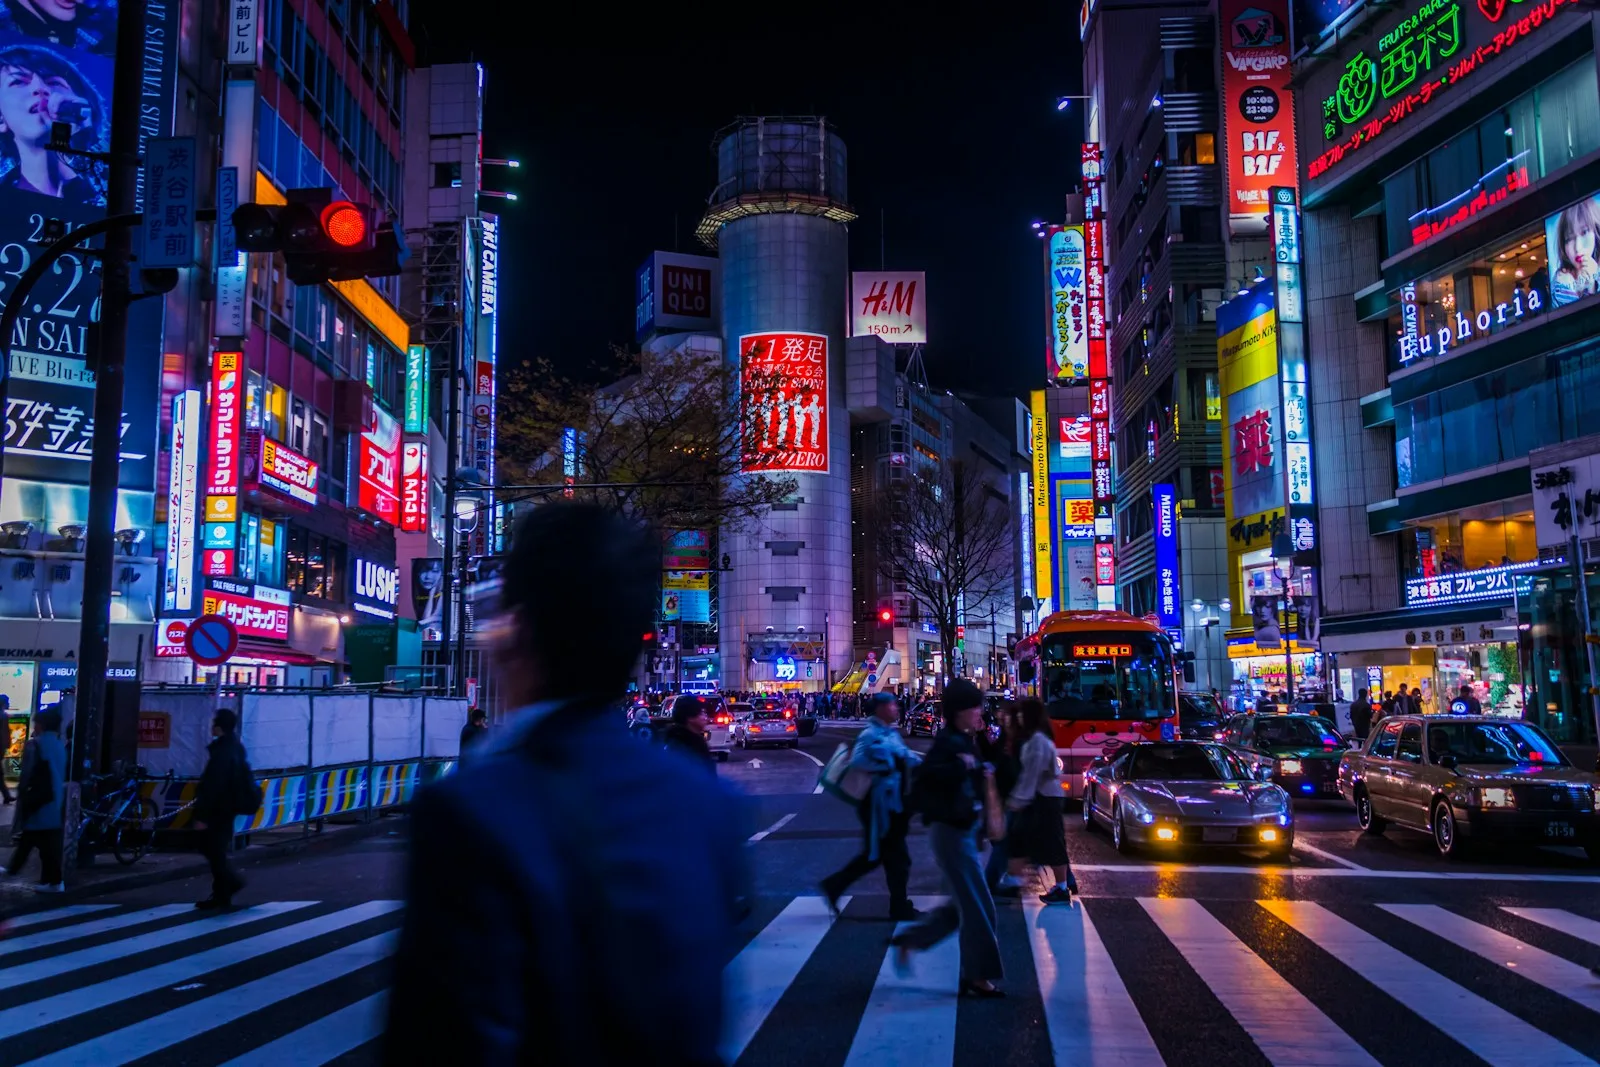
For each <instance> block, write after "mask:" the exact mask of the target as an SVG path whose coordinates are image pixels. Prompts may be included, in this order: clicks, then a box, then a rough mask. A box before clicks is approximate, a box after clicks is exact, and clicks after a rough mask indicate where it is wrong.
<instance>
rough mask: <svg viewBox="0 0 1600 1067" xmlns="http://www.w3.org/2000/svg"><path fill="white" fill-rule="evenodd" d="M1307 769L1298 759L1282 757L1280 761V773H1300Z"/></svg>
mask: <svg viewBox="0 0 1600 1067" xmlns="http://www.w3.org/2000/svg"><path fill="white" fill-rule="evenodd" d="M1303 770H1305V768H1304V767H1302V766H1301V765H1300V761H1299V760H1297V759H1281V760H1279V761H1278V773H1279V774H1299V773H1300V772H1301V771H1303Z"/></svg>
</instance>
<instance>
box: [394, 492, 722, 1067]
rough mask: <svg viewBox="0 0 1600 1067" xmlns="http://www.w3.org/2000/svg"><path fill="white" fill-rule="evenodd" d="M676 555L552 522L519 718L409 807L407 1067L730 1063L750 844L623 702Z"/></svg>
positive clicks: (507, 612) (400, 1019)
mask: <svg viewBox="0 0 1600 1067" xmlns="http://www.w3.org/2000/svg"><path fill="white" fill-rule="evenodd" d="M660 572H661V544H660V542H659V539H657V538H655V537H653V536H652V535H650V534H649V533H648V532H646V531H644V530H641V529H640V528H638V527H637V526H636V525H633V524H630V523H628V522H625V521H624V520H622V519H620V518H618V517H616V516H614V515H612V514H611V513H609V512H606V511H604V510H602V509H600V508H598V507H593V506H589V505H582V504H565V503H557V504H548V505H543V506H540V507H537V508H536V509H535V510H534V511H533V512H532V514H531V515H530V516H529V517H528V519H527V520H526V521H525V522H524V523H523V524H522V526H521V527H520V528H519V529H518V531H517V534H516V537H515V543H514V545H513V547H512V550H511V554H510V557H509V559H508V560H507V562H506V567H505V570H504V572H503V588H502V593H501V601H502V602H501V605H500V606H501V610H502V612H503V615H502V618H503V630H502V633H501V634H500V635H499V636H498V637H497V639H496V640H497V645H498V650H499V656H500V660H501V662H500V670H501V678H502V679H503V683H502V684H503V686H504V687H505V691H506V693H507V699H508V703H512V704H515V705H519V706H520V710H518V711H516V712H515V713H513V714H512V715H511V716H510V717H509V718H508V720H507V722H506V724H505V726H504V727H503V728H501V729H499V730H497V731H495V735H494V736H493V738H492V739H491V740H489V741H487V742H485V743H484V745H483V746H482V747H481V748H479V749H478V750H477V752H476V757H475V758H474V760H473V761H472V762H471V763H470V764H469V765H468V766H466V767H465V768H464V769H462V770H461V771H460V772H459V773H457V774H455V775H453V776H450V777H447V778H444V779H442V780H440V781H438V782H436V783H433V784H431V785H429V786H427V787H426V788H424V789H422V790H421V791H420V792H419V794H418V796H417V799H416V801H415V803H414V804H413V807H412V813H411V822H412V846H411V863H410V871H409V879H410V886H409V905H410V906H409V909H408V910H407V912H406V918H405V923H404V926H403V929H402V932H401V939H400V946H399V950H398V953H397V957H396V961H395V964H396V974H395V980H394V986H393V989H392V991H391V993H390V997H389V1027H388V1033H387V1035H386V1040H385V1049H384V1061H385V1062H386V1063H390V1064H413V1063H415V1064H423V1063H426V1064H435V1063H460V1064H474V1065H481V1064H513V1063H517V1064H521V1063H548V1064H578V1063H583V1064H621V1063H627V1064H630V1065H637V1064H651V1065H657V1064H660V1065H677V1064H685V1065H689V1064H715V1063H719V1062H721V1061H720V1060H719V1059H718V1056H717V1040H718V1037H719V1031H720V1029H721V1022H722V1011H721V996H720V994H721V989H722V969H723V967H724V965H725V964H726V963H727V961H728V959H729V958H730V957H731V955H732V951H733V948H734V926H735V915H736V908H737V907H738V901H739V898H740V895H741V893H742V888H743V887H742V869H741V849H742V845H743V841H744V835H743V833H742V832H741V830H740V826H739V820H738V818H737V817H736V812H735V809H734V805H733V798H732V797H731V796H730V795H729V794H728V793H727V792H726V791H725V790H724V788H723V787H722V786H721V785H720V784H719V783H718V782H717V781H716V780H715V779H714V778H711V777H710V776H708V775H707V774H706V773H705V770H704V768H702V767H696V766H694V765H693V762H692V761H691V760H689V759H688V758H687V757H685V756H683V755H681V754H678V753H673V752H670V751H666V750H663V749H661V748H657V747H656V746H653V745H641V744H639V743H637V742H636V741H634V740H633V739H631V738H630V737H629V735H628V733H627V729H626V726H625V724H624V721H623V715H622V711H621V710H620V708H619V706H618V700H619V698H620V697H621V696H622V695H623V693H624V691H625V690H626V687H627V684H628V680H629V678H630V676H631V674H632V672H633V669H634V667H635V664H636V662H637V661H638V659H639V655H640V652H641V651H642V648H643V642H644V637H643V635H645V634H647V633H648V631H650V630H651V629H652V628H653V627H654V625H655V622H656V616H657V612H658V610H659V607H660V593H659V583H660V577H661V573H660Z"/></svg>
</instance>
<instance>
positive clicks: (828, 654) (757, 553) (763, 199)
mask: <svg viewBox="0 0 1600 1067" xmlns="http://www.w3.org/2000/svg"><path fill="white" fill-rule="evenodd" d="M715 151H716V157H717V186H716V189H715V191H714V192H713V193H712V195H711V197H710V206H709V208H708V210H707V212H706V215H705V217H704V219H702V220H701V223H700V226H699V231H698V232H699V235H700V237H701V240H702V241H704V242H705V244H706V245H707V246H709V247H711V248H715V249H717V250H718V254H719V257H720V259H721V263H722V277H721V311H722V335H723V352H724V358H725V359H727V360H728V361H729V363H730V364H732V365H734V366H737V367H738V368H739V373H740V375H741V379H742V381H744V382H745V383H746V385H747V388H746V389H745V390H744V391H743V397H742V403H743V405H744V406H743V410H742V418H743V419H744V420H745V435H746V444H745V452H746V458H745V462H744V464H743V467H744V469H745V471H747V472H751V473H770V474H773V475H775V476H778V477H784V478H793V479H794V481H795V483H796V489H795V492H794V494H793V497H792V499H790V500H789V501H787V502H784V503H781V504H779V505H777V506H776V507H774V508H773V509H772V511H771V512H770V513H769V514H767V515H766V516H765V517H763V518H762V519H760V520H759V521H757V522H755V523H753V524H751V525H750V526H749V527H748V528H745V529H740V530H724V531H723V532H722V537H721V550H722V553H723V554H724V555H726V556H728V557H729V562H730V565H731V570H730V571H728V572H725V573H723V574H721V576H720V578H721V582H720V585H721V593H720V597H719V620H720V647H721V652H722V666H723V672H724V673H723V684H724V685H725V686H726V687H727V688H730V689H743V688H749V687H752V686H754V685H755V684H756V683H760V682H775V681H779V680H792V679H779V677H778V675H779V673H783V674H785V675H787V674H788V673H789V671H790V670H792V669H793V665H794V658H793V657H792V656H790V655H788V654H784V653H778V652H772V653H771V654H770V655H769V654H768V653H767V652H766V651H763V650H774V649H777V648H779V647H781V646H783V645H785V644H787V645H789V646H790V647H792V646H794V645H801V646H809V645H810V644H811V643H812V642H817V641H821V642H823V643H824V644H825V646H826V648H825V651H824V656H823V658H824V660H825V662H824V674H825V678H824V679H822V681H823V682H824V683H825V682H826V680H827V678H829V677H833V676H835V675H836V674H837V673H838V672H840V671H841V670H842V669H843V668H844V667H846V666H847V665H848V663H849V661H850V658H851V651H850V650H851V634H850V573H851V572H850V472H849V454H850V432H849V431H850V424H849V418H848V416H847V415H846V414H845V382H844V377H845V373H844V372H845V338H846V330H845V321H844V317H845V300H846V293H847V289H846V285H847V282H848V280H849V279H848V259H847V234H846V230H845V223H846V222H848V221H849V220H850V219H852V218H854V217H855V216H854V215H853V214H852V213H851V211H850V209H849V206H848V205H849V193H848V187H847V184H846V157H845V147H844V141H843V140H842V139H841V138H840V137H839V135H838V134H837V133H835V132H834V130H833V129H832V128H831V127H830V126H829V125H828V124H827V123H826V122H825V121H823V120H822V119H820V118H751V119H741V120H740V121H738V122H737V123H735V124H734V125H732V126H730V127H729V128H727V129H726V130H724V131H722V132H721V133H720V134H719V135H718V137H717V141H716V146H715ZM769 636H770V637H772V638H774V640H767V638H768V637H769Z"/></svg>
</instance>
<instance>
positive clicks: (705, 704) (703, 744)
mask: <svg viewBox="0 0 1600 1067" xmlns="http://www.w3.org/2000/svg"><path fill="white" fill-rule="evenodd" d="M710 722H711V701H709V700H707V699H706V698H705V697H698V696H690V695H689V694H687V693H685V694H684V695H683V696H681V697H679V698H678V699H677V700H674V701H673V702H672V725H671V726H669V727H667V728H666V729H665V730H664V731H662V734H661V740H662V741H663V742H665V743H666V746H667V747H668V748H669V749H672V750H673V751H675V752H682V753H683V754H684V755H686V756H693V757H695V758H696V759H698V760H703V761H704V762H705V765H706V767H708V768H709V769H710V770H711V771H712V772H713V773H715V772H716V769H717V764H716V761H715V760H714V759H713V758H712V756H711V744H710V742H708V741H707V740H706V727H707V726H708V725H710Z"/></svg>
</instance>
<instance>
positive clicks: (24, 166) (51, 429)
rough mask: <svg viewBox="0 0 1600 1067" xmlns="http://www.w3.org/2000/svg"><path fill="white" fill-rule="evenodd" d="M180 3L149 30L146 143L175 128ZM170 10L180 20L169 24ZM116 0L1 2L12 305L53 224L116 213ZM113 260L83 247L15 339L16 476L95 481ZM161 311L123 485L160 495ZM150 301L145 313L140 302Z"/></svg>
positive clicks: (3, 226)
mask: <svg viewBox="0 0 1600 1067" xmlns="http://www.w3.org/2000/svg"><path fill="white" fill-rule="evenodd" d="M175 7H176V5H175V4H173V3H171V2H170V0H151V3H150V5H149V12H148V14H147V21H146V26H145V32H144V39H145V42H146V44H147V46H148V47H147V48H146V49H145V53H144V55H145V63H146V70H145V77H144V82H143V84H144V87H145V92H144V94H143V98H141V99H138V100H133V101H130V102H129V104H130V106H136V107H139V108H140V111H141V117H142V119H146V120H148V121H142V122H141V136H140V143H141V147H142V146H143V143H144V141H145V140H146V139H147V138H148V136H151V135H154V136H160V135H161V134H162V133H164V132H165V131H166V128H167V126H168V124H169V123H170V115H171V96H172V88H171V86H172V84H173V76H174V73H175V71H174V63H173V55H174V49H175V46H176V41H177V27H176V10H175ZM169 14H171V15H172V16H173V18H172V24H171V25H167V24H166V23H167V19H168V16H169ZM117 15H118V8H117V3H116V0H78V2H76V3H70V4H62V3H32V2H27V0H0V301H3V300H9V299H10V297H11V287H12V286H14V285H15V284H16V279H17V278H18V277H20V276H21V274H22V272H23V271H24V270H25V269H26V268H27V267H28V265H29V264H30V263H31V262H32V259H33V257H34V256H35V255H37V254H38V251H39V249H40V247H41V246H42V244H43V243H44V242H43V236H44V226H45V223H46V221H47V220H50V219H58V220H60V221H61V222H63V223H65V224H66V225H67V227H68V229H72V228H76V227H79V226H82V225H85V224H87V223H90V222H94V221H96V220H98V219H101V218H103V217H104V215H105V210H106V209H105V204H106V183H107V178H108V173H107V170H106V167H105V166H104V164H101V163H96V162H93V161H91V160H89V159H86V158H85V157H84V156H83V155H80V154H77V153H83V152H100V153H103V152H106V151H108V150H109V148H110V139H111V101H112V73H113V67H114V64H113V55H112V53H113V50H114V48H115V46H116V35H117ZM99 296H100V264H99V262H98V260H96V259H95V258H93V257H91V256H88V255H84V254H82V253H79V252H70V253H68V254H66V255H64V256H63V257H62V258H61V259H60V260H58V261H57V267H56V269H55V270H52V271H50V272H47V273H46V274H45V276H44V278H43V279H42V280H41V281H40V283H39V284H38V285H36V286H34V288H33V290H32V291H31V292H30V293H29V294H28V297H27V300H26V307H24V308H23V309H22V313H21V314H20V315H19V316H18V318H17V326H16V330H15V331H14V333H13V335H12V343H13V346H14V347H13V349H12V356H11V366H10V372H11V385H10V392H9V397H8V402H7V407H6V420H5V449H6V471H5V473H6V476H7V478H25V479H31V480H36V481H41V482H57V483H69V484H73V483H75V484H84V483H87V481H88V479H89V454H90V451H91V440H92V435H93V431H94V424H93V418H92V414H91V413H92V411H93V408H94V372H93V370H92V369H91V367H92V365H93V362H94V359H93V356H92V354H91V353H89V352H88V351H87V349H88V346H89V345H90V344H91V343H92V340H91V329H90V323H91V320H92V318H93V317H94V316H96V315H97V314H98V302H99ZM161 304H162V302H161V301H159V300H151V301H136V302H135V303H134V305H133V307H132V308H131V309H130V316H129V345H128V371H127V379H126V389H125V393H124V407H123V410H124V412H125V414H124V417H123V429H122V464H121V468H120V470H121V484H122V486H123V487H124V488H130V489H145V490H149V489H153V488H155V466H156V464H155V458H156V456H155V453H156V440H155V436H156V419H157V409H158V407H159V404H158V396H157V388H158V376H159V373H160V367H159V356H160V351H159V349H160V329H161ZM141 305H143V306H141Z"/></svg>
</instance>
